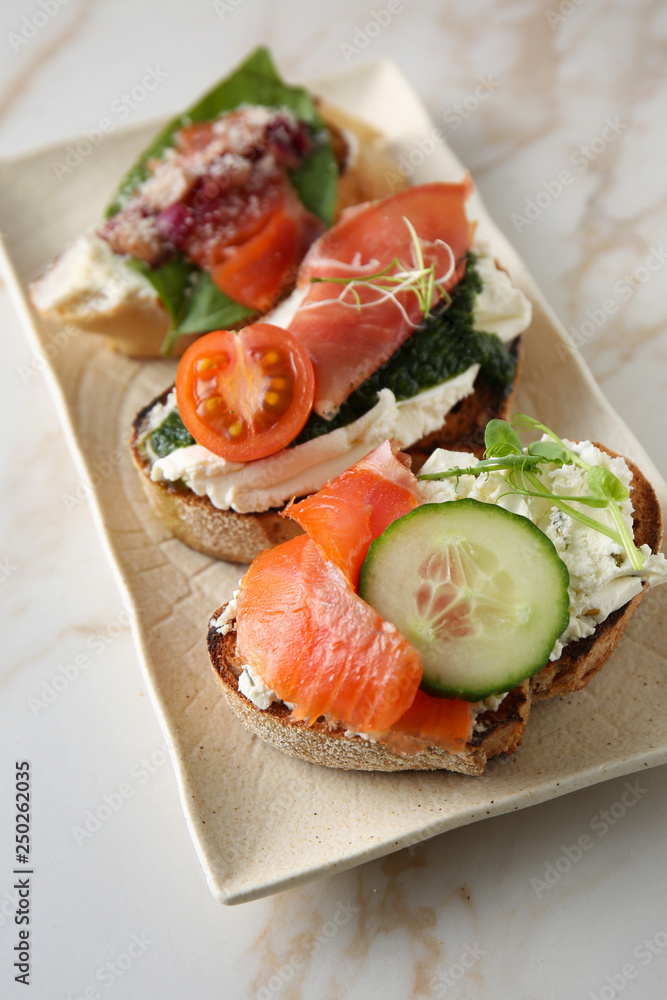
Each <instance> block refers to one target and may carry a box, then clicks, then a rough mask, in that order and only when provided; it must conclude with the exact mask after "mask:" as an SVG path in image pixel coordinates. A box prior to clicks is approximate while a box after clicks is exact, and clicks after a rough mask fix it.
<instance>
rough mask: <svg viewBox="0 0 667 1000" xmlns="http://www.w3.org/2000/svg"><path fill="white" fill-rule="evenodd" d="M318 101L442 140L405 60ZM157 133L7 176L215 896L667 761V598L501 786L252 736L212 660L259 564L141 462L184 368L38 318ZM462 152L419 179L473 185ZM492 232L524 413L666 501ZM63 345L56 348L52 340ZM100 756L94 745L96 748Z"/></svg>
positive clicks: (73, 428) (266, 889)
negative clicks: (513, 297) (523, 311)
mask: <svg viewBox="0 0 667 1000" xmlns="http://www.w3.org/2000/svg"><path fill="white" fill-rule="evenodd" d="M312 86H313V89H315V90H316V91H317V92H319V93H321V94H322V95H323V96H325V97H326V98H327V99H328V100H330V101H332V102H335V103H337V104H339V105H341V106H342V107H344V108H346V109H347V110H349V111H350V112H352V113H354V114H356V115H358V116H359V117H363V118H366V119H367V120H368V121H370V122H371V123H372V124H374V125H376V126H377V127H378V128H379V129H380V130H382V131H383V132H385V133H386V134H387V136H388V137H389V139H390V140H391V142H392V144H393V145H394V146H395V148H396V151H397V153H399V154H401V153H402V154H404V155H409V153H410V152H411V151H413V150H414V149H415V143H416V142H417V141H418V140H419V138H420V137H423V136H426V135H430V134H431V133H432V130H433V124H432V122H430V121H429V119H428V117H427V115H426V113H425V111H424V109H423V107H422V105H421V103H420V101H419V99H418V98H417V96H416V94H415V93H414V92H413V90H412V89H411V87H410V86H409V85H408V84H407V82H406V81H405V79H404V78H403V77H402V75H401V74H400V72H399V71H398V70H397V69H396V68H395V67H394V66H393V65H392V64H390V63H386V62H380V63H372V64H367V65H365V66H359V67H356V68H355V69H353V70H351V71H349V72H347V73H345V74H343V75H339V76H335V77H329V78H326V79H321V80H318V81H316V82H315V83H314V84H312ZM156 127H157V125H152V126H150V127H149V126H142V127H140V128H135V129H132V130H128V131H125V132H119V133H114V134H112V135H108V136H107V137H106V138H105V140H104V145H103V146H102V147H100V149H99V150H97V151H96V153H95V156H94V157H91V158H90V160H89V161H84V162H83V163H82V164H81V165H80V166H79V167H77V168H76V169H75V170H73V172H72V173H71V174H70V175H69V176H68V177H67V178H65V179H64V180H62V181H59V180H58V179H57V178H56V176H55V173H54V171H53V170H52V167H51V164H52V162H53V160H54V159H57V158H61V157H62V146H60V147H59V148H58V149H55V148H54V149H46V150H43V151H38V152H36V153H32V154H29V155H27V156H24V157H22V158H20V159H15V160H12V161H6V162H4V163H2V164H0V181H1V182H2V183H1V186H0V191H1V192H2V193H1V194H0V230H1V231H2V232H3V234H4V268H5V271H6V275H7V278H8V280H9V284H10V286H11V289H12V293H13V295H14V297H15V301H16V305H17V308H18V310H19V311H20V313H21V316H22V319H23V320H24V322H25V326H26V329H27V331H28V333H29V335H30V337H31V338H32V340H33V342H34V344H35V345H36V346H37V347H39V349H40V350H41V351H44V352H45V353H46V355H47V357H48V356H51V361H50V371H51V375H52V385H53V388H54V392H55V395H56V398H57V402H58V406H59V411H60V414H61V418H62V422H63V426H64V428H65V432H66V434H67V437H68V440H69V442H70V445H71V448H72V451H73V453H74V455H75V457H76V459H77V461H78V463H79V464H80V468H81V470H82V474H83V475H84V477H85V478H86V479H87V480H90V479H91V477H92V476H93V474H94V473H95V472H96V470H97V471H98V472H99V471H100V466H101V464H102V463H105V462H107V461H109V459H110V456H111V461H112V462H113V461H114V458H113V456H117V454H118V453H120V455H121V456H122V457H121V459H120V461H116V465H115V472H114V474H113V475H110V476H109V475H107V476H105V475H104V474H102V475H98V476H97V477H96V478H95V479H94V480H93V481H94V482H98V485H97V487H96V489H95V491H94V503H95V509H96V516H97V520H98V524H99V528H100V532H101V535H102V538H103V539H104V541H105V543H106V546H107V549H108V552H109V554H110V557H111V560H112V562H113V565H114V566H115V568H116V569H117V572H118V578H119V581H120V585H121V588H122V589H123V591H124V593H125V594H126V597H127V599H128V602H129V604H130V605H131V606H132V607H133V609H134V612H135V624H134V634H135V639H136V644H137V650H138V653H139V658H140V660H141V663H142V666H143V669H144V671H145V675H146V682H147V684H148V687H149V689H150V691H151V694H152V696H153V701H154V704H155V707H156V711H157V713H158V715H159V718H160V722H161V725H162V728H163V730H164V733H165V737H166V739H167V742H168V744H169V746H170V748H171V753H172V757H173V761H174V767H175V769H176V773H177V777H178V782H179V788H180V794H181V798H182V801H183V808H184V810H185V813H186V817H187V820H188V824H189V828H190V831H191V834H192V837H193V840H194V843H195V845H196V848H197V851H198V853H199V857H200V859H201V863H202V865H203V867H204V870H205V872H206V877H207V879H208V882H209V885H210V888H211V891H212V892H213V893H214V895H215V896H216V897H218V898H219V899H220V900H222V901H223V902H225V903H238V902H242V901H244V900H249V899H254V898H257V897H259V896H265V895H268V894H270V893H273V892H277V891H278V890H281V889H285V888H287V887H290V886H294V885H297V884H298V883H300V882H304V881H306V880H308V879H312V878H315V877H316V876H320V875H323V874H326V873H330V872H332V871H335V870H341V869H343V868H348V867H351V866H352V865H357V864H359V863H361V862H363V861H367V860H369V859H371V858H374V857H378V856H380V855H383V854H387V853H389V852H391V851H394V850H396V849H398V848H399V847H402V846H405V845H407V844H412V843H417V842H418V841H420V840H424V839H426V838H428V837H432V836H434V835H435V834H437V833H441V832H443V831H445V830H450V829H453V828H454V827H457V826H462V825H464V824H466V823H472V822H474V821H475V820H478V819H483V818H484V817H486V816H492V815H497V814H499V813H504V812H508V811H511V810H515V809H521V808H523V807H525V806H528V805H531V804H533V803H536V802H541V801H544V800H545V799H549V798H552V797H554V796H557V795H562V794H564V793H565V792H569V791H572V790H574V789H577V788H582V787H585V786H587V785H591V784H593V783H595V782H598V781H603V780H605V779H607V778H610V777H612V776H615V775H619V774H626V773H629V772H631V771H635V770H637V769H639V768H641V767H645V766H651V765H655V764H660V763H662V762H664V761H665V760H667V685H666V684H664V683H663V684H661V683H660V682H661V680H662V679H663V678H664V676H665V665H666V659H665V653H664V651H665V649H667V613H666V612H667V601H660V600H657V599H655V598H654V599H653V600H652V601H650V602H649V603H648V606H647V602H646V601H645V602H644V606H643V607H642V608H640V611H639V613H638V615H637V616H635V619H634V621H633V623H632V625H631V626H630V628H629V630H628V632H627V634H626V636H625V637H624V639H623V641H622V643H621V646H620V648H619V649H618V650H617V652H616V653H615V655H614V656H613V658H612V660H611V661H610V663H609V664H608V666H607V667H606V668H605V670H604V672H603V674H602V675H600V676H598V677H597V678H595V679H594V680H593V682H592V683H591V684H590V686H589V687H588V688H587V689H586V690H585V691H583V692H581V693H579V694H577V695H575V696H572V697H568V698H566V699H555V700H554V701H553V703H546V704H539V705H537V707H536V708H535V709H534V711H533V715H532V717H531V720H530V723H529V725H528V729H527V734H526V739H525V742H524V746H523V747H522V749H521V750H520V751H519V752H518V753H517V754H516V756H515V757H513V758H502V759H500V760H498V761H497V762H495V763H492V764H491V765H490V766H489V768H488V771H487V774H485V775H484V776H483V777H480V778H470V777H464V776H462V775H455V774H446V773H439V772H438V773H424V772H421V773H419V772H417V773H409V772H408V773H401V774H369V773H357V772H353V773H349V772H343V771H335V770H329V769H327V768H318V767H316V766H315V765H310V764H306V763H304V762H301V761H296V760H292V759H291V758H290V757H286V756H284V755H282V754H280V753H279V752H278V751H276V750H274V749H272V748H270V747H268V746H266V745H264V744H263V743H261V742H260V741H259V740H258V739H257V738H256V737H254V736H253V735H251V734H250V733H248V732H247V731H246V730H245V729H243V728H242V726H241V724H240V723H239V722H238V721H237V720H236V719H235V718H234V717H233V716H232V714H231V713H230V712H229V711H228V709H227V707H226V706H225V704H224V702H223V699H222V696H221V694H220V693H219V691H218V687H217V685H216V683H215V680H214V678H213V676H212V672H211V668H210V665H209V662H208V656H207V652H206V643H205V636H206V628H207V621H208V617H209V614H210V613H211V612H212V611H213V610H215V608H217V607H218V606H219V605H220V604H222V603H223V602H224V601H225V600H226V599H228V598H229V597H230V596H231V592H232V590H233V589H234V588H235V585H236V583H237V581H238V578H239V576H240V570H239V567H236V566H232V565H229V564H226V563H220V562H216V561H214V560H211V559H208V558H206V557H204V556H202V555H200V554H199V553H197V552H193V551H191V550H190V549H188V548H186V547H185V546H183V545H182V544H181V543H180V542H178V541H175V540H174V539H172V538H171V537H170V536H169V535H167V534H166V533H165V532H164V531H163V530H162V529H161V528H160V527H158V526H157V525H156V524H155V523H154V522H153V520H152V518H151V515H150V513H149V511H148V509H147V506H146V503H145V501H144V499H143V495H142V493H141V489H140V486H139V482H138V480H137V476H136V473H135V471H134V469H133V467H132V465H131V463H130V459H129V456H128V450H127V440H128V435H129V428H130V424H131V421H132V418H133V416H134V414H135V413H136V411H138V410H139V409H140V408H141V407H142V406H144V405H145V403H146V402H148V400H150V399H151V398H152V397H153V396H155V395H156V394H157V393H158V392H161V391H162V390H164V389H165V388H166V387H167V386H168V385H169V384H170V382H171V381H172V380H173V373H174V369H175V365H174V363H173V362H168V361H155V362H137V361H132V360H129V359H127V358H124V357H121V356H120V355H117V354H115V353H112V352H110V351H109V350H108V349H107V348H106V346H105V344H104V343H103V341H102V340H101V338H99V337H97V336H96V335H83V334H82V335H80V336H76V337H72V338H71V339H70V340H69V341H68V342H67V343H66V344H65V346H63V347H59V346H58V344H57V342H54V341H53V338H54V337H55V335H56V333H57V328H56V327H54V326H51V325H49V324H47V323H45V322H43V321H42V320H41V319H39V318H38V317H37V316H36V315H35V314H34V313H33V312H32V310H31V308H30V306H29V304H28V301H27V297H26V296H27V293H26V288H27V284H28V282H29V281H30V280H31V279H33V278H35V277H36V276H37V275H39V274H40V272H41V271H42V270H43V269H44V267H45V266H46V264H47V263H48V262H49V261H50V260H51V259H52V258H53V257H54V256H55V255H56V254H57V253H58V252H59V251H60V250H61V248H62V247H63V245H64V244H65V243H66V242H67V241H68V240H70V239H72V238H74V237H75V236H77V235H78V234H79V233H81V232H84V231H85V230H87V229H88V228H90V227H91V226H93V225H94V224H95V223H96V222H97V220H98V219H99V218H100V217H101V214H102V211H103V208H104V204H105V201H106V199H107V196H108V194H109V193H110V192H111V191H112V190H113V189H114V187H115V185H116V183H117V181H118V179H119V177H120V176H121V175H122V174H123V172H124V171H125V169H126V168H127V167H128V166H129V165H130V163H131V162H132V161H133V159H134V157H135V155H136V154H137V153H138V152H140V150H141V149H142V148H143V147H144V146H145V145H146V144H147V142H148V141H149V140H150V138H151V137H152V135H153V133H154V131H155V129H156ZM462 173H463V167H462V165H461V164H460V163H459V162H458V161H457V160H456V158H455V157H454V156H453V154H452V153H451V151H450V150H449V149H448V148H447V147H446V146H445V145H444V144H441V145H440V146H438V148H437V149H436V151H435V152H434V153H433V154H432V155H431V156H429V157H427V158H426V159H425V161H424V162H423V164H422V165H421V167H419V168H418V169H417V170H416V172H415V175H414V176H413V178H412V180H413V182H414V183H422V182H425V181H430V180H438V179H440V180H458V179H459V178H460V177H461V175H462ZM469 214H470V216H471V218H473V219H478V220H479V223H480V224H479V229H478V233H479V235H480V236H482V237H483V238H484V239H486V240H487V241H488V242H489V243H490V244H491V247H492V249H493V252H494V254H495V256H496V257H497V258H498V259H499V260H500V261H501V262H502V263H503V265H504V266H505V267H506V268H507V269H508V270H509V271H510V273H511V275H512V278H513V280H514V282H515V283H516V284H517V285H518V286H519V287H520V288H522V289H523V290H524V291H525V293H526V294H527V295H528V296H529V297H530V299H531V300H532V302H533V308H534V322H533V324H532V327H531V330H530V332H529V334H528V335H527V336H526V338H525V339H526V359H525V367H524V374H523V381H522V385H521V391H520V399H519V408H520V409H522V410H525V411H527V412H529V413H532V414H535V415H536V416H539V417H540V418H541V419H542V420H544V421H545V422H546V423H547V424H549V425H550V426H552V427H554V428H555V429H557V430H558V432H559V433H560V434H563V435H569V436H571V437H588V438H592V439H594V440H597V441H602V442H604V443H605V444H607V445H608V446H610V447H611V448H614V449H615V450H617V451H619V452H621V453H622V454H626V455H628V456H629V457H630V458H632V459H633V460H634V461H635V462H637V464H638V465H639V466H640V467H641V468H642V469H643V471H644V472H645V473H646V475H648V477H649V478H650V479H651V480H652V482H653V483H654V484H655V485H656V487H657V489H658V490H659V491H660V498H661V503H662V505H663V509H665V506H666V503H665V501H666V498H667V491H666V490H665V484H664V482H663V481H662V480H661V477H660V475H659V474H658V472H657V470H656V469H655V467H654V466H653V464H652V462H651V461H650V459H649V458H648V456H647V455H646V453H645V452H644V450H643V449H642V447H641V446H640V445H639V443H638V442H637V441H636V439H635V438H634V437H633V436H632V434H631V433H630V432H629V430H628V429H627V428H626V427H625V425H624V424H623V422H622V421H621V420H620V418H619V417H618V416H617V415H616V414H615V413H614V411H613V410H612V408H611V407H610V405H609V404H608V402H607V401H606V400H605V399H604V397H603V396H602V394H601V393H600V391H599V389H598V388H597V386H596V384H595V382H594V381H593V379H592V377H591V376H590V374H589V372H588V371H587V369H586V368H585V366H584V365H583V363H582V361H581V359H580V358H579V356H578V354H576V353H575V352H571V351H569V350H567V349H566V347H567V345H568V340H567V338H566V335H565V333H564V331H563V329H562V327H561V326H560V324H559V323H558V321H557V320H556V318H555V317H554V315H553V314H552V312H551V311H550V309H549V308H548V306H547V305H546V303H545V302H544V300H543V299H542V297H541V295H540V293H539V292H538V290H537V288H536V287H535V285H534V283H533V281H532V279H531V278H530V276H529V274H528V273H527V271H526V269H525V267H524V266H523V264H522V262H521V261H520V260H519V258H518V257H517V255H516V254H515V252H514V250H513V249H512V247H511V246H510V245H509V244H508V243H507V242H506V240H505V239H504V238H503V236H502V235H501V234H500V233H499V231H498V230H497V229H496V228H495V226H494V225H493V224H492V222H491V221H490V219H489V218H488V215H487V213H486V211H485V210H484V207H483V205H482V204H481V203H480V201H479V199H478V198H477V197H476V196H474V197H473V198H472V199H471V201H470V203H469ZM52 342H53V346H51V347H49V345H50V344H51V343H52ZM82 752H83V748H82Z"/></svg>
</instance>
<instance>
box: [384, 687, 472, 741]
mask: <svg viewBox="0 0 667 1000" xmlns="http://www.w3.org/2000/svg"><path fill="white" fill-rule="evenodd" d="M472 726H473V717H472V705H471V704H470V702H469V701H462V700H461V699H460V698H434V697H433V696H432V695H430V694H426V692H425V691H422V690H419V691H417V694H416V696H415V700H414V701H413V703H412V705H411V706H410V708H409V709H408V710H407V712H405V713H404V714H403V715H402V716H401V717H400V719H398V721H397V722H395V723H394V725H393V726H392V727H391V729H389V730H388V732H386V733H382V734H378V736H377V738H378V740H379V742H381V743H383V744H384V745H385V746H386V747H387V748H388V749H389V750H393V751H394V752H395V753H404V754H405V753H418V752H419V751H420V750H423V749H424V747H427V746H438V747H442V748H443V749H444V750H449V751H450V753H458V752H460V751H461V750H463V748H464V747H465V745H466V743H467V742H468V740H469V739H470V735H471V733H472Z"/></svg>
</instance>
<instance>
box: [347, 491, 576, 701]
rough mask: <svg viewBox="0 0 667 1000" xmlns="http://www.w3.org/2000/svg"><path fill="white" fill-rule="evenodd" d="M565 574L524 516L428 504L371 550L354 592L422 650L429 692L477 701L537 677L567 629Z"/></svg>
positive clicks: (476, 505)
mask: <svg viewBox="0 0 667 1000" xmlns="http://www.w3.org/2000/svg"><path fill="white" fill-rule="evenodd" d="M569 581H570V577H569V573H568V571H567V567H566V566H565V563H564V562H563V561H562V560H561V559H560V558H559V556H558V553H557V552H556V549H555V548H554V546H553V544H552V543H551V541H550V540H549V538H547V536H546V535H545V534H544V532H542V531H540V529H539V528H538V527H537V526H536V525H534V524H533V523H532V521H529V520H528V518H527V517H522V516H520V515H518V514H511V513H510V512H509V511H506V510H504V509H503V508H502V507H497V506H496V505H495V504H487V503H480V502H479V501H478V500H454V501H450V502H449V503H433V504H425V505H424V506H422V507H417V508H416V509H415V510H413V511H412V512H411V513H410V514H406V515H405V516H404V517H400V518H399V519H398V520H397V521H394V522H393V523H392V524H390V525H389V527H388V528H387V529H386V531H385V532H384V533H383V534H382V535H380V537H379V538H377V539H376V540H375V541H374V542H373V544H372V545H371V547H370V548H369V550H368V555H367V556H366V559H365V561H364V564H363V566H362V567H361V575H360V577H359V594H360V595H361V597H363V599H364V600H365V601H367V603H368V604H371V605H372V606H373V607H374V608H375V609H376V610H377V611H379V612H380V614H381V615H382V617H383V618H385V619H386V620H387V621H390V622H393V624H394V625H395V626H396V627H397V628H398V629H399V631H400V632H402V633H403V635H404V636H405V637H406V638H407V639H409V641H410V642H411V643H412V644H413V645H414V646H416V648H417V649H418V650H419V652H420V653H421V657H422V663H423V668H424V674H423V679H422V687H423V688H424V689H425V690H426V691H428V692H429V693H430V694H434V695H443V696H448V697H457V698H464V699H466V700H467V701H481V700H482V699H483V698H487V697H489V696H490V695H492V694H500V693H501V692H503V691H510V690H511V689H512V688H514V687H516V686H517V684H520V683H521V681H523V680H525V678H526V677H530V676H531V674H534V673H537V671H538V670H540V669H541V668H542V667H543V666H544V665H545V663H546V662H547V661H548V659H549V654H550V653H551V650H552V649H553V645H554V643H555V641H556V639H557V638H558V636H559V635H561V633H562V632H563V631H564V630H565V629H566V628H567V626H568V623H569V620H570V614H569V603H570V602H569V596H568V591H567V588H568V584H569Z"/></svg>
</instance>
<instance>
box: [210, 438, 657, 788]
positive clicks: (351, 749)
mask: <svg viewBox="0 0 667 1000" xmlns="http://www.w3.org/2000/svg"><path fill="white" fill-rule="evenodd" d="M597 447H598V448H603V446H602V445H597ZM603 450H605V451H607V452H608V454H610V455H612V456H614V457H615V453H614V452H612V451H609V449H607V448H604V449H603ZM625 461H626V462H627V464H628V467H629V468H630V471H631V472H632V476H633V478H632V485H631V496H632V502H633V505H634V519H633V529H634V536H635V542H636V544H637V545H644V544H647V545H648V546H649V547H650V549H651V551H653V552H658V551H659V549H660V544H661V541H662V512H661V509H660V504H659V503H658V499H657V497H656V495H655V492H654V490H653V487H652V486H651V484H650V483H649V482H648V480H647V479H646V477H645V476H644V475H643V474H642V473H641V472H640V471H639V469H638V468H637V466H636V465H634V463H632V462H630V461H629V460H628V459H626V460H625ZM647 586H648V585H647V584H644V588H643V590H642V592H641V593H640V594H637V596H636V597H633V598H632V600H630V601H629V602H628V603H627V604H626V605H624V606H623V607H622V608H619V609H618V610H617V611H614V612H612V614H611V615H609V617H608V618H607V619H606V620H605V621H604V622H602V623H601V624H600V625H598V626H597V628H596V630H595V633H594V634H593V635H591V636H588V637H587V638H585V639H577V640H575V641H574V642H571V643H569V644H568V645H567V646H566V647H565V649H564V650H563V652H562V654H561V656H560V657H559V659H558V660H555V661H554V662H550V663H548V664H547V665H546V666H545V667H543V668H542V670H540V671H539V673H537V674H535V675H534V676H533V677H531V678H529V679H528V680H527V681H524V682H523V684H521V685H520V686H519V687H518V688H516V689H515V690H514V691H511V692H510V693H509V694H508V695H507V696H506V698H505V699H504V700H503V701H502V702H501V704H500V706H499V708H498V710H497V711H495V712H493V711H488V712H485V713H484V714H483V715H480V716H478V718H477V720H476V727H480V726H481V727H483V728H481V729H478V728H476V730H475V731H474V732H473V735H472V737H471V739H470V741H469V742H468V744H467V746H466V747H465V749H464V750H463V752H462V753H459V754H452V753H449V752H448V751H446V750H443V749H441V748H439V747H434V746H429V747H426V748H425V749H424V750H423V751H421V752H420V753H418V754H414V755H410V756H399V755H398V754H396V753H392V752H391V751H390V750H388V749H387V748H385V747H384V746H382V745H380V744H379V743H373V742H370V741H369V740H365V739H362V738H359V737H347V736H345V727H344V726H342V725H333V724H330V723H329V722H327V721H326V720H325V719H324V718H320V719H318V720H317V721H316V722H315V723H313V725H311V726H308V725H307V724H306V723H304V722H292V721H291V720H290V712H289V710H288V709H287V708H286V707H285V706H284V705H283V704H282V703H279V704H273V705H271V706H270V707H269V708H268V709H266V710H264V711H262V710H260V709H258V708H257V707H256V706H255V705H253V704H252V702H251V701H249V700H248V699H247V698H246V697H245V696H244V695H243V694H241V692H240V691H239V690H238V678H239V676H240V673H241V670H242V668H243V663H242V661H241V660H240V659H239V656H238V653H237V650H236V632H235V631H234V630H231V631H229V632H228V633H227V634H226V635H224V636H223V635H221V634H220V633H219V632H218V631H217V629H216V627H215V626H214V625H213V624H209V630H208V649H209V655H210V658H211V665H212V667H213V671H214V674H215V678H216V680H217V681H218V683H219V684H220V686H221V688H222V691H223V694H224V696H225V700H226V702H227V704H228V705H229V707H230V708H231V710H232V712H234V714H235V715H236V716H237V717H238V718H239V719H240V720H241V722H242V723H243V725H244V726H246V728H248V729H250V730H252V731H253V732H254V733H256V734H257V736H259V737H260V738H261V739H262V740H264V741H265V742H266V743H270V744H271V745H272V746H274V747H276V748H277V749H278V750H282V751H283V752H285V753H287V754H290V756H292V757H299V758H301V759H303V760H308V761H311V762H312V763H314V764H323V765H324V766H326V767H337V768H343V769H346V770H358V771H424V770H448V771H457V772H460V773H462V774H470V775H479V774H482V773H483V771H484V768H485V765H486V763H487V761H488V760H489V759H491V758H492V757H494V756H495V755H496V754H499V753H505V754H512V753H514V752H515V751H516V750H517V749H518V748H519V747H520V746H521V743H522V740H523V734H524V730H525V727H526V723H527V721H528V717H529V715H530V707H531V704H532V702H533V701H540V700H543V699H545V698H551V697H553V696H554V695H566V694H569V693H570V692H572V691H578V690H580V689H581V688H583V687H585V686H586V685H587V684H588V682H589V681H590V680H591V678H592V677H593V676H594V675H595V674H596V673H597V672H598V671H599V670H600V669H601V667H603V666H604V664H605V663H606V662H607V660H608V659H609V657H610V656H611V654H612V653H613V651H614V649H615V648H616V646H617V644H618V642H619V640H620V638H621V636H622V635H623V632H624V631H625V629H626V627H627V625H628V623H629V621H630V619H631V618H632V616H633V614H634V613H635V611H636V610H637V607H638V606H639V604H640V602H641V600H642V597H643V596H644V592H645V590H646V589H647ZM224 608H225V605H223V607H221V608H219V609H218V610H217V611H216V612H214V614H213V616H212V619H211V621H212V622H213V621H215V620H216V619H217V618H218V617H219V616H220V615H221V614H222V612H223V611H224Z"/></svg>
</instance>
